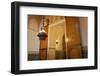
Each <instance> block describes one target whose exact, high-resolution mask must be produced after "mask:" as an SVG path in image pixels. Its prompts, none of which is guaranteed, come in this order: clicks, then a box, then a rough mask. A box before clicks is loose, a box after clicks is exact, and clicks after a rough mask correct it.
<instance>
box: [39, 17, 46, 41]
mask: <svg viewBox="0 0 100 76" xmlns="http://www.w3.org/2000/svg"><path fill="white" fill-rule="evenodd" d="M42 21H43V24H42V27H41V30H40V31H39V33H38V35H37V36H38V37H39V39H40V40H45V39H46V37H47V33H46V32H45V30H44V16H43V18H42Z"/></svg>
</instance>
